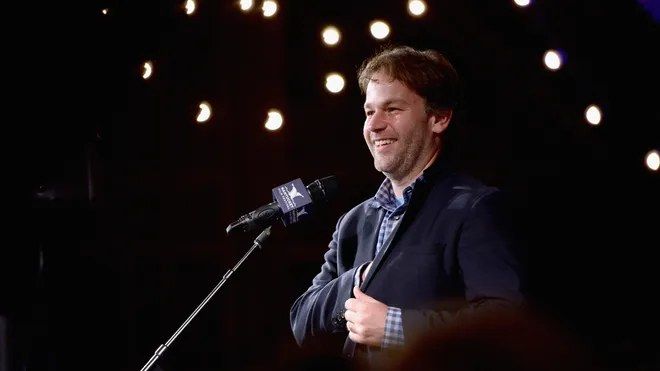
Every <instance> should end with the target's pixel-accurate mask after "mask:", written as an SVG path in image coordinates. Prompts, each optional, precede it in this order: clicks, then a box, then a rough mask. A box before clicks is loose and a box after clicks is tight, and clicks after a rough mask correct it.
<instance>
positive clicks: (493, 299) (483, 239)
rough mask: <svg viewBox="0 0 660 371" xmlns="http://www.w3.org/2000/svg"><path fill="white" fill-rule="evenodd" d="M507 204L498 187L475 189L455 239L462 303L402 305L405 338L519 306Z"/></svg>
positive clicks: (518, 278)
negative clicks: (422, 306) (441, 307)
mask: <svg viewBox="0 0 660 371" xmlns="http://www.w3.org/2000/svg"><path fill="white" fill-rule="evenodd" d="M507 206H508V203H507V201H506V200H505V199H504V197H503V193H502V192H500V191H497V190H496V189H495V188H486V189H485V190H482V191H481V192H478V193H477V195H476V196H475V197H474V199H473V200H472V202H470V203H469V204H468V206H467V207H468V209H467V210H466V212H465V214H464V215H465V217H464V220H463V222H462V224H461V227H460V228H459V229H458V231H457V233H458V236H457V239H456V244H455V246H456V257H457V260H458V266H459V271H460V275H461V278H462V279H463V284H464V287H465V300H466V301H467V303H466V305H464V306H462V307H460V308H459V309H457V310H439V311H432V310H406V309H403V310H402V317H403V329H404V338H405V339H406V342H407V341H408V339H411V338H414V337H416V336H418V335H419V334H421V333H423V332H426V331H428V330H431V329H433V328H435V327H438V326H442V325H443V324H447V323H449V322H453V321H457V320H460V319H461V318H465V317H466V316H470V315H473V314H479V313H483V312H487V311H498V310H509V309H516V308H519V307H520V306H522V304H523V303H524V299H523V295H522V286H521V280H522V277H521V276H522V274H521V269H520V267H519V264H518V262H517V260H516V258H515V255H514V251H515V250H514V246H513V245H514V244H515V242H514V241H515V239H514V237H513V226H512V223H511V221H512V218H511V214H510V213H509V212H507V211H505V210H507Z"/></svg>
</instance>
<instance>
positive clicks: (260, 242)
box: [140, 227, 270, 371]
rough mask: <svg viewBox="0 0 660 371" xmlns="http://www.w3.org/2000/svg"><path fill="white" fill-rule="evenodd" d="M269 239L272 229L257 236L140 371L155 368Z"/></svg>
mask: <svg viewBox="0 0 660 371" xmlns="http://www.w3.org/2000/svg"><path fill="white" fill-rule="evenodd" d="M268 237H270V227H268V228H266V229H264V230H263V232H261V233H260V234H259V236H257V238H255V239H254V243H253V244H252V247H251V248H250V250H249V251H248V252H247V253H245V255H243V257H242V258H241V260H239V261H238V263H236V265H235V266H234V268H232V269H230V270H228V271H227V273H225V275H224V276H222V280H221V281H220V282H219V283H218V284H217V285H216V286H215V288H213V290H212V291H211V292H210V293H209V294H208V295H207V296H206V299H204V301H202V302H201V304H199V305H198V306H197V309H195V311H194V312H192V314H191V315H190V316H189V317H188V319H186V321H185V322H184V323H183V324H182V325H181V327H179V329H178V330H176V332H175V333H174V334H173V335H172V336H171V337H170V338H169V340H167V342H166V343H165V344H161V345H160V346H159V347H158V349H156V352H155V353H154V355H153V356H151V359H149V361H148V362H147V363H146V364H145V365H144V366H143V367H142V368H141V369H140V371H147V370H149V369H150V368H151V366H153V365H154V364H155V363H156V361H158V358H160V356H162V355H163V353H165V351H166V350H167V348H168V347H169V346H170V345H172V343H173V342H174V340H176V338H177V337H178V336H179V335H180V334H181V332H182V331H183V330H184V329H185V328H186V327H187V326H188V324H190V322H191V321H192V320H193V319H194V318H195V316H197V314H198V313H199V312H200V311H201V310H202V308H204V306H205V305H206V304H207V303H208V302H209V301H210V300H211V298H213V295H215V293H216V292H218V290H220V288H221V287H222V285H224V283H225V282H226V281H227V279H228V278H229V277H230V276H231V275H232V274H233V273H234V272H235V271H236V270H237V269H238V267H240V266H241V264H242V263H243V261H245V259H247V257H248V256H250V254H251V253H252V251H254V249H256V248H257V247H258V248H260V249H262V248H263V243H264V241H265V240H266V239H267V238H268Z"/></svg>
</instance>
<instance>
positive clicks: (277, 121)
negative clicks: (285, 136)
mask: <svg viewBox="0 0 660 371" xmlns="http://www.w3.org/2000/svg"><path fill="white" fill-rule="evenodd" d="M283 123H284V118H283V117H282V114H281V113H280V111H278V110H276V109H271V110H270V111H268V119H266V123H265V124H264V127H265V128H266V129H268V130H270V131H275V130H278V129H280V128H281V127H282V124H283Z"/></svg>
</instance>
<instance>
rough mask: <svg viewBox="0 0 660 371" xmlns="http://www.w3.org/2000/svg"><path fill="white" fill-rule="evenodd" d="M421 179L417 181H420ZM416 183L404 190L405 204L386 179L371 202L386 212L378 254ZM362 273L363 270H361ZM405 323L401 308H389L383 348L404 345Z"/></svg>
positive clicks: (399, 218) (404, 209)
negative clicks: (397, 196)
mask: <svg viewBox="0 0 660 371" xmlns="http://www.w3.org/2000/svg"><path fill="white" fill-rule="evenodd" d="M420 179H421V177H419V178H418V179H417V181H419V180H420ZM417 181H415V182H414V183H413V184H411V185H410V186H408V187H407V188H406V189H404V190H403V203H401V202H400V201H399V200H397V198H396V195H395V194H394V190H393V189H392V182H390V180H389V179H387V178H385V180H384V181H383V183H382V184H381V185H380V188H378V192H376V196H374V199H373V200H372V201H371V204H370V205H369V206H370V207H373V208H377V209H378V208H381V207H382V208H383V209H384V210H385V217H384V218H383V221H382V222H381V223H380V229H379V230H378V240H377V242H376V254H378V253H379V252H380V249H381V248H382V247H383V243H384V242H385V241H386V240H387V238H388V237H389V235H390V234H392V231H393V230H394V227H396V225H397V224H398V223H399V221H400V220H401V218H402V217H403V214H404V213H405V212H406V209H407V208H408V202H409V201H410V197H411V195H412V192H413V188H414V187H415V184H416V183H417ZM359 271H362V269H359ZM403 344H404V339H403V321H402V318H401V308H396V307H388V308H387V318H386V320H385V337H384V338H383V343H382V344H381V346H382V347H383V348H387V347H391V346H396V345H403Z"/></svg>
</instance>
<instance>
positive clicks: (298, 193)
mask: <svg viewBox="0 0 660 371" xmlns="http://www.w3.org/2000/svg"><path fill="white" fill-rule="evenodd" d="M336 193H337V178H335V177H334V176H333V175H330V176H327V177H325V178H322V179H316V180H315V181H313V182H312V183H310V184H308V185H307V187H305V186H304V185H303V182H302V180H300V178H298V179H295V180H293V181H290V182H288V183H285V184H282V185H280V186H278V187H275V188H273V199H274V200H275V201H273V202H271V203H269V204H266V205H264V206H261V207H259V208H258V209H255V210H254V211H251V212H250V213H248V214H245V215H243V216H241V217H240V218H238V220H236V221H235V222H233V223H231V224H229V225H228V226H227V229H226V231H227V234H230V233H233V232H250V231H253V230H261V229H264V228H266V227H267V226H269V225H271V224H273V223H274V222H275V220H276V219H278V218H281V219H282V222H283V223H284V225H285V226H286V225H290V224H294V223H297V222H298V221H299V220H301V219H303V218H305V217H307V216H308V215H309V214H310V213H311V209H312V204H320V203H324V202H325V201H327V200H329V199H330V198H332V197H334V195H335V194H336Z"/></svg>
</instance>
